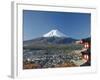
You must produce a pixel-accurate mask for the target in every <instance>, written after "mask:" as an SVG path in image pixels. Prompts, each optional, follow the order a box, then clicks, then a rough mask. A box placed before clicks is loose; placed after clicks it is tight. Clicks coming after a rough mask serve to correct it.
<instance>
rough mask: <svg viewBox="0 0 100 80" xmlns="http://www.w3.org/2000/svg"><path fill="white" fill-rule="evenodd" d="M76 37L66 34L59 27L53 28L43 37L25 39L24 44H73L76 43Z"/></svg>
mask: <svg viewBox="0 0 100 80" xmlns="http://www.w3.org/2000/svg"><path fill="white" fill-rule="evenodd" d="M75 41H76V39H73V38H71V37H68V36H66V35H65V34H64V33H62V32H60V31H59V30H57V29H53V30H51V31H49V32H47V33H46V34H44V35H43V36H42V37H38V38H35V39H31V40H27V41H24V45H25V46H27V45H31V46H32V45H59V44H64V45H65V44H71V43H74V42H75Z"/></svg>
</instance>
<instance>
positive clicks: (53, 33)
mask: <svg viewBox="0 0 100 80" xmlns="http://www.w3.org/2000/svg"><path fill="white" fill-rule="evenodd" d="M43 37H67V36H66V35H65V34H64V33H62V32H60V31H59V30H57V29H54V30H51V31H49V32H48V33H46V34H44V35H43Z"/></svg>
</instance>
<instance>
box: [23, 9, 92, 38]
mask: <svg viewBox="0 0 100 80" xmlns="http://www.w3.org/2000/svg"><path fill="white" fill-rule="evenodd" d="M90 26H91V14H89V13H70V12H48V11H33V10H23V36H24V40H30V39H34V38H37V37H41V36H42V35H43V34H45V33H47V32H49V31H50V30H52V29H58V30H59V31H61V32H63V33H64V34H66V35H67V36H69V37H72V38H75V39H81V38H86V37H90Z"/></svg>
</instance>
